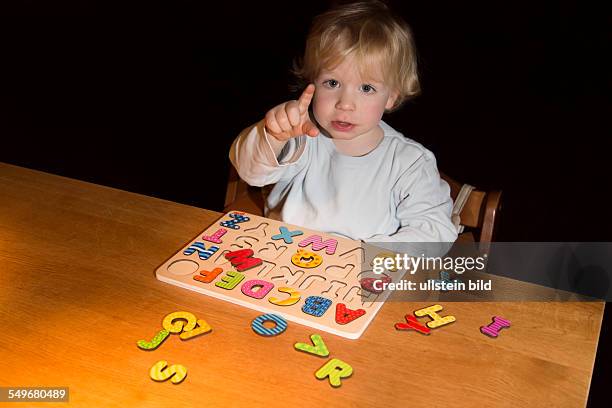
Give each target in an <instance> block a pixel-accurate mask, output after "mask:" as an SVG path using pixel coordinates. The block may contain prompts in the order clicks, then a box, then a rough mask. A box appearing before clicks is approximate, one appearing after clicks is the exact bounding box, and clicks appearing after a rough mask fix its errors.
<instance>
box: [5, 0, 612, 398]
mask: <svg viewBox="0 0 612 408" xmlns="http://www.w3.org/2000/svg"><path fill="white" fill-rule="evenodd" d="M51 3H53V4H51ZM603 3H604V2H602V4H603ZM328 4H329V2H328V1H309V2H306V1H304V2H261V3H260V4H256V2H252V1H251V2H228V1H222V2H204V1H179V0H176V1H167V2H142V3H136V2H124V3H117V4H112V3H109V2H101V1H100V2H96V1H87V0H85V1H72V2H65V1H64V2H34V1H22V2H21V3H16V4H14V5H13V6H11V9H6V6H0V7H4V9H0V10H1V11H0V12H1V15H0V45H1V49H0V51H1V64H2V74H1V78H2V87H1V88H0V140H1V143H0V161H5V162H8V163H13V164H18V165H22V166H26V167H31V168H36V169H41V170H44V171H48V172H51V173H57V174H61V175H65V176H69V177H74V178H79V179H83V180H87V181H91V182H94V183H98V184H104V185H109V186H113V187H117V188H121V189H125V190H129V191H134V192H138V193H142V194H147V195H151V196H156V197H161V198H164V199H169V200H173V201H179V202H183V203H187V204H191V205H195V206H199V207H203V208H208V209H212V210H221V209H222V207H223V199H224V193H225V183H226V181H227V171H228V165H229V161H228V159H227V152H228V150H229V146H230V144H231V142H232V140H233V138H234V137H235V136H236V135H237V134H238V132H239V131H240V130H241V129H243V128H244V127H246V126H248V125H249V124H251V123H253V122H255V121H257V120H259V119H261V118H262V117H263V115H264V114H265V112H266V111H267V110H268V109H270V108H271V107H273V106H274V105H276V104H278V103H281V102H283V101H285V100H287V99H290V98H293V97H295V95H292V94H291V93H290V92H289V90H288V85H289V84H290V83H291V82H292V78H291V76H290V74H289V68H290V67H291V63H292V60H293V59H294V58H295V57H297V56H299V55H300V53H301V51H302V50H303V43H304V38H305V36H306V33H307V31H308V26H309V24H310V22H311V20H312V17H313V16H314V15H316V14H318V13H319V12H321V11H323V10H325V9H326V8H327V7H328ZM389 4H390V5H391V7H392V8H393V9H394V10H395V11H397V12H398V13H399V14H400V15H402V16H403V17H404V18H405V20H406V21H407V22H408V23H409V24H410V25H411V26H412V28H413V30H414V34H415V39H416V44H417V48H418V51H419V59H420V76H421V81H422V89H423V93H422V95H421V96H420V97H418V98H417V99H415V100H414V101H412V102H410V103H409V104H407V105H406V106H404V107H403V108H402V109H401V110H400V111H398V112H396V113H393V114H392V115H390V116H388V117H387V118H386V120H387V121H388V122H389V123H390V124H391V125H392V126H394V127H395V128H396V129H398V130H399V131H401V132H403V133H404V134H405V135H406V136H408V137H410V138H412V139H415V140H417V141H419V142H421V143H423V144H424V145H425V146H426V147H428V148H429V149H430V150H432V151H433V152H434V153H435V155H436V157H437V159H438V167H439V168H440V169H441V170H442V171H444V172H446V173H447V174H449V175H450V176H451V177H454V178H455V179H457V180H459V181H463V182H469V183H470V184H474V185H476V186H478V187H480V188H485V189H491V188H498V189H503V191H504V195H503V212H502V216H501V218H500V228H499V230H498V236H497V238H498V240H501V241H612V222H611V215H610V205H609V203H608V199H607V198H608V196H609V189H610V181H609V178H610V177H609V175H610V171H609V167H610V159H609V158H610V153H609V148H608V145H609V144H608V140H607V139H608V138H609V137H610V135H612V132H611V130H612V129H611V126H610V119H609V117H610V113H612V109H611V107H612V103H611V92H610V88H611V85H612V76H611V75H610V73H611V72H612V64H611V63H610V59H609V56H610V55H611V51H612V50H611V47H610V44H611V39H612V35H611V34H612V30H610V23H611V22H612V19H611V16H610V14H609V13H607V12H606V11H605V10H604V9H603V8H601V9H599V8H598V7H599V6H596V5H594V4H588V3H587V2H579V1H577V0H576V1H558V2H540V1H538V2H530V3H528V2H503V3H499V4H491V2H474V1H470V2H465V3H464V2H451V1H448V2H417V1H390V2H389ZM606 115H607V116H606ZM0 193H1V192H0ZM606 320H608V321H609V320H610V314H609V313H608V314H607V316H606ZM608 327H610V324H609V323H607V326H606V327H604V329H603V332H602V337H601V339H600V352H599V353H598V364H597V367H596V376H595V379H594V381H593V389H592V394H593V395H594V394H597V392H598V388H597V387H598V384H599V386H601V385H602V384H603V381H604V380H603V375H605V374H604V370H607V372H609V371H610V368H609V366H610V365H609V361H610V352H609V351H605V350H604V351H602V346H603V344H606V343H610V341H612V340H611V339H610V337H611V336H610V335H609V334H607V332H608V331H609V328H608ZM608 349H609V346H608ZM604 353H605V354H604ZM605 359H607V360H605ZM600 392H601V393H603V390H602V391H600ZM601 395H603V394H601ZM592 404H594V403H593V402H592ZM593 406H594V405H593Z"/></svg>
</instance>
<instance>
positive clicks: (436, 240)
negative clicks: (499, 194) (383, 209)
mask: <svg viewBox="0 0 612 408" xmlns="http://www.w3.org/2000/svg"><path fill="white" fill-rule="evenodd" d="M394 199H395V200H396V202H397V205H396V217H397V218H398V220H399V224H400V226H399V229H398V230H397V231H396V232H395V233H393V234H390V235H384V234H377V235H374V236H372V237H370V238H369V239H366V240H365V241H367V242H379V243H380V242H389V243H390V244H391V246H392V248H389V249H393V250H398V249H399V250H400V251H403V252H405V253H412V254H414V255H423V254H424V255H425V256H442V255H444V254H445V253H446V252H448V250H449V249H450V247H451V246H452V243H453V242H455V240H456V239H457V229H456V228H455V226H454V225H453V223H452V221H451V213H452V208H453V201H452V199H451V197H450V187H449V186H448V184H447V183H446V182H445V181H444V180H442V179H441V178H440V174H439V173H438V169H437V167H436V160H435V157H434V156H433V154H432V153H431V152H424V154H423V155H422V156H421V157H420V158H419V159H417V161H416V162H415V163H414V164H413V165H412V166H410V168H408V169H407V170H406V171H404V173H403V174H402V175H401V176H400V177H399V179H398V181H397V182H396V184H395V186H394Z"/></svg>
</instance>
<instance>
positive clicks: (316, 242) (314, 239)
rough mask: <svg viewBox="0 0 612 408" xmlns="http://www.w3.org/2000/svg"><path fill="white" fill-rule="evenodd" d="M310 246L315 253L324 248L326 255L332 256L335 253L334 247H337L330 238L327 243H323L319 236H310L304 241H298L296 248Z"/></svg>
mask: <svg viewBox="0 0 612 408" xmlns="http://www.w3.org/2000/svg"><path fill="white" fill-rule="evenodd" d="M310 244H312V249H313V250H315V251H320V250H322V249H323V248H325V253H326V254H327V255H333V254H335V253H336V247H337V246H338V241H337V240H335V239H333V238H330V239H328V240H327V241H325V242H323V238H321V236H320V235H311V236H309V237H308V238H306V239H303V240H302V241H300V243H299V244H298V246H300V247H302V248H304V247H307V246H308V245H310Z"/></svg>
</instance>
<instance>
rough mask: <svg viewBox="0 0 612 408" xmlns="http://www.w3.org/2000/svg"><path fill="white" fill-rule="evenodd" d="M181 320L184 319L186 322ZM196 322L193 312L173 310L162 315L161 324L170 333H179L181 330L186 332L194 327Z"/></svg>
mask: <svg viewBox="0 0 612 408" xmlns="http://www.w3.org/2000/svg"><path fill="white" fill-rule="evenodd" d="M175 320H176V321H175ZM183 320H186V321H187V323H185V322H184V321H183ZM197 322H198V320H197V319H196V317H195V316H194V314H193V313H189V312H174V313H170V314H169V315H167V316H166V317H164V320H163V322H162V326H163V327H164V329H166V330H168V331H169V332H170V333H180V332H182V331H186V332H188V331H191V330H193V329H194V328H195V327H196V324H197Z"/></svg>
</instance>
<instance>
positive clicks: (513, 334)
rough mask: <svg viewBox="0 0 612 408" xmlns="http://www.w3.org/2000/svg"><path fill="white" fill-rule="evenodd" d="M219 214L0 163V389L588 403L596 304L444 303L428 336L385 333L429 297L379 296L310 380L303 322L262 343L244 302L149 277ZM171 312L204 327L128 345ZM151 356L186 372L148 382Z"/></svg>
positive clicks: (227, 402)
mask: <svg viewBox="0 0 612 408" xmlns="http://www.w3.org/2000/svg"><path fill="white" fill-rule="evenodd" d="M194 188H196V187H194ZM202 193H203V194H205V192H204V191H203V192H202ZM219 216H220V214H219V213H216V212H212V211H207V210H203V209H199V208H194V207H189V206H186V205H181V204H177V203H173V202H169V201H164V200H160V199H155V198H151V197H146V196H142V195H138V194H133V193H128V192H125V191H120V190H116V189H112V188H108V187H102V186H98V185H94V184H89V183H85V182H81V181H77V180H72V179H68V178H64V177H59V176H55V175H50V174H46V173H42V172H37V171H33V170H28V169H24V168H20V167H15V166H12V165H7V164H1V163H0V305H1V306H0V324H1V325H2V327H3V328H4V330H3V333H2V336H0V361H2V367H3V369H2V370H1V371H0V386H30V387H33V386H49V387H50V386H68V387H70V404H72V405H73V406H87V407H98V406H99V407H103V406H117V407H131V406H143V407H170V406H195V405H196V404H197V405H198V406H247V405H248V406H250V407H255V406H266V407H275V406H278V407H287V406H291V405H292V403H293V404H295V406H316V405H318V406H344V407H346V406H377V407H390V406H402V407H408V406H410V407H421V406H428V407H459V406H461V407H475V406H494V407H525V406H533V407H541V406H544V405H546V406H551V407H556V408H558V407H579V406H584V405H585V404H586V399H587V395H588V390H589V383H590V379H591V375H592V372H593V364H594V360H595V352H596V349H597V341H598V337H599V331H600V326H601V320H602V315H603V309H604V303H603V302H564V303H562V302H555V303H553V302H549V303H547V302H539V303H535V302H533V303H530V302H508V303H492V302H489V303H468V302H466V303H448V304H446V305H444V306H445V310H444V312H446V313H447V314H452V315H454V316H455V317H456V318H457V321H456V322H455V323H453V324H452V325H448V326H445V327H443V328H440V329H436V330H435V331H434V332H433V333H432V335H430V336H424V335H421V334H419V333H416V332H414V331H410V332H407V331H396V330H395V329H394V327H393V326H394V323H396V322H401V321H403V316H404V315H405V314H406V313H411V312H412V311H413V310H415V309H418V308H421V307H425V306H428V305H425V304H422V303H387V304H386V305H384V306H383V308H382V309H381V311H380V313H379V315H378V316H377V317H376V319H375V320H374V322H373V323H372V325H371V326H370V327H369V328H368V329H367V330H366V332H365V333H364V335H363V336H362V337H361V338H360V339H358V340H348V339H344V338H341V337H337V336H333V335H329V334H325V333H323V338H324V340H325V342H326V344H327V346H328V348H329V350H330V353H331V354H330V357H329V358H339V359H341V360H343V361H346V362H347V363H349V364H350V365H352V367H353V369H354V373H353V375H352V377H350V378H348V379H345V380H343V383H342V386H341V387H340V388H332V387H331V386H330V385H329V383H328V382H327V380H325V381H321V380H317V379H316V378H315V376H314V372H315V371H316V370H317V369H318V368H320V367H321V366H322V365H323V364H324V363H325V362H326V361H327V360H328V359H325V358H320V357H314V356H311V355H308V354H306V353H301V352H297V351H295V350H294V349H293V344H294V343H295V342H296V341H301V342H307V341H308V339H309V335H310V334H312V333H313V330H311V329H309V328H307V327H304V326H300V325H297V324H290V325H289V328H288V329H287V331H286V332H284V333H283V334H282V335H280V336H278V337H272V338H264V337H260V336H257V335H256V334H254V333H253V331H252V330H251V328H250V322H251V320H253V319H254V318H255V317H256V316H258V315H259V313H258V312H256V311H253V310H249V309H246V308H243V307H240V306H236V305H232V304H229V303H226V302H223V301H220V300H216V299H214V298H210V297H207V296H204V295H201V294H198V293H195V292H191V291H187V290H184V289H181V288H178V287H175V286H172V285H168V284H165V283H162V282H160V281H158V280H156V279H155V276H154V272H153V271H154V270H155V268H156V267H158V266H159V265H160V264H161V263H162V262H163V261H164V260H165V259H167V258H168V257H169V256H171V255H173V254H174V253H176V251H177V250H178V249H179V248H180V247H181V246H182V245H184V244H185V243H186V242H187V241H188V240H190V239H191V238H193V237H194V236H196V234H198V233H199V232H200V231H202V230H203V229H204V228H205V227H206V226H208V225H209V224H210V223H211V222H213V221H214V220H215V219H216V218H218V217H219ZM177 310H186V311H190V312H192V313H194V314H195V315H196V316H198V317H201V318H203V319H205V320H206V321H207V322H208V323H209V324H210V325H211V326H212V328H213V331H212V332H211V333H209V334H206V335H204V336H200V337H198V338H194V339H192V340H189V341H180V340H179V339H178V338H177V337H172V338H170V339H168V340H166V342H165V343H164V344H163V345H162V346H161V347H160V348H159V349H157V350H154V351H149V352H147V351H142V350H140V349H138V348H137V347H136V341H137V340H139V339H150V338H151V337H152V336H153V335H154V334H155V333H156V332H157V331H158V330H159V329H160V328H161V320H162V319H163V317H164V316H165V315H166V314H168V313H170V312H173V311H177ZM493 315H502V316H504V317H506V318H507V319H509V320H510V321H511V322H512V327H511V328H510V329H504V330H503V331H502V333H501V335H500V337H498V338H497V339H491V338H488V337H486V336H484V335H482V334H481V333H480V332H479V327H480V326H482V325H484V324H487V323H488V322H490V319H491V316H493ZM162 359H163V360H167V361H168V362H169V363H170V364H183V365H185V366H186V367H187V368H188V370H189V374H188V376H187V379H186V380H185V381H184V382H183V383H181V384H179V385H173V384H171V383H170V382H169V381H167V382H162V383H158V382H154V381H152V380H151V379H150V378H149V369H150V368H151V366H152V365H153V364H154V363H155V362H156V361H158V360H162ZM17 405H19V404H17ZM31 405H32V404H28V406H31ZM57 405H68V404H61V403H59V404H54V405H53V406H57Z"/></svg>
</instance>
